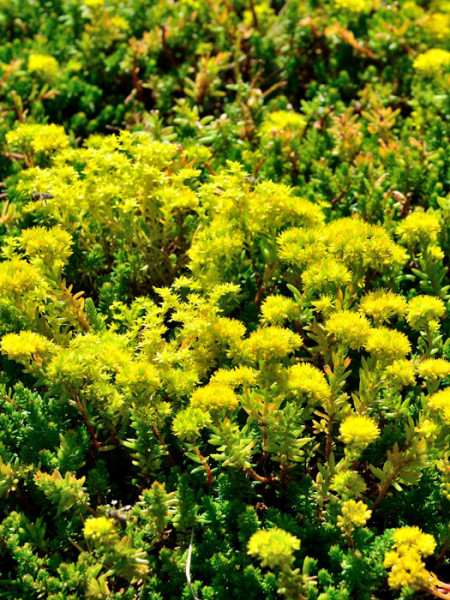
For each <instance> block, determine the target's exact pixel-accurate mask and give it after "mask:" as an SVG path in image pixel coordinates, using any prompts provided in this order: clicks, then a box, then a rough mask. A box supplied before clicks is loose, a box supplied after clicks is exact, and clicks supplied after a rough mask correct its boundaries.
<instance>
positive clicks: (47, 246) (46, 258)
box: [19, 227, 72, 268]
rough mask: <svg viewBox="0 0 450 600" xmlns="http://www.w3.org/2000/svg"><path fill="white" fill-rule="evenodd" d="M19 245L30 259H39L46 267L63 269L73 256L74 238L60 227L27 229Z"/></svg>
mask: <svg viewBox="0 0 450 600" xmlns="http://www.w3.org/2000/svg"><path fill="white" fill-rule="evenodd" d="M19 243H20V245H21V247H22V249H23V250H24V252H25V254H26V255H27V256H28V257H29V258H30V259H33V258H39V259H40V260H42V262H43V263H44V264H45V265H46V266H52V265H55V266H57V267H58V268H61V267H63V266H64V265H65V264H66V263H67V261H68V259H69V256H70V255H71V254H72V250H71V245H72V236H71V235H70V233H67V231H64V230H63V229H60V228H59V227H53V228H52V229H45V227H31V228H30V229H25V230H24V231H23V232H22V234H21V236H20V238H19Z"/></svg>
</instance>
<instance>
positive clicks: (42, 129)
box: [6, 123, 69, 153]
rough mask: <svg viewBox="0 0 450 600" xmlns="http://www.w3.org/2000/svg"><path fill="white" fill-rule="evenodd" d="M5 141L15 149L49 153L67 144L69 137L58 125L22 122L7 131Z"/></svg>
mask: <svg viewBox="0 0 450 600" xmlns="http://www.w3.org/2000/svg"><path fill="white" fill-rule="evenodd" d="M6 141H7V142H8V144H9V145H10V146H11V147H12V148H13V149H15V150H19V151H25V152H26V151H29V150H30V149H31V150H32V151H33V152H43V153H49V152H53V151H55V150H62V149H64V148H67V146H68V145H69V138H68V137H67V135H66V134H65V133H64V128H63V127H61V126H60V125H53V124H50V125H37V124H33V123H23V124H21V125H19V126H18V127H17V128H16V129H13V130H12V131H8V133H7V134H6Z"/></svg>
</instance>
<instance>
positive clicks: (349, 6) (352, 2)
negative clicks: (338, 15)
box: [334, 0, 374, 13]
mask: <svg viewBox="0 0 450 600" xmlns="http://www.w3.org/2000/svg"><path fill="white" fill-rule="evenodd" d="M334 3H335V5H336V7H337V8H338V9H343V10H348V11H349V12H352V13H364V12H369V11H370V10H372V8H373V5H374V2H373V0H334Z"/></svg>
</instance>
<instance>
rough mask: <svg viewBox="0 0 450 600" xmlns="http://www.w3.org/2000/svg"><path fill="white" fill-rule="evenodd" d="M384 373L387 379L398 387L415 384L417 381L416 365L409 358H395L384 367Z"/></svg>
mask: <svg viewBox="0 0 450 600" xmlns="http://www.w3.org/2000/svg"><path fill="white" fill-rule="evenodd" d="M384 374H385V377H386V379H387V381H388V382H389V383H392V384H393V385H394V386H397V387H405V386H407V385H414V383H415V381H416V380H415V369H414V365H413V364H412V363H411V362H410V361H409V360H404V359H400V360H394V362H393V363H392V364H390V365H388V366H387V367H386V368H385V369H384Z"/></svg>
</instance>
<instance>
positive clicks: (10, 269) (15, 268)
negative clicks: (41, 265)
mask: <svg viewBox="0 0 450 600" xmlns="http://www.w3.org/2000/svg"><path fill="white" fill-rule="evenodd" d="M44 284H45V282H44V280H43V278H42V277H41V275H40V273H39V271H38V270H37V269H36V267H34V266H33V265H30V264H29V263H28V262H26V261H25V260H20V259H18V258H13V259H12V260H9V261H5V262H2V263H0V295H1V296H4V297H5V298H10V297H11V296H12V297H17V296H22V297H23V296H24V295H26V294H31V293H33V292H37V291H38V290H39V288H41V287H42V286H44Z"/></svg>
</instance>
